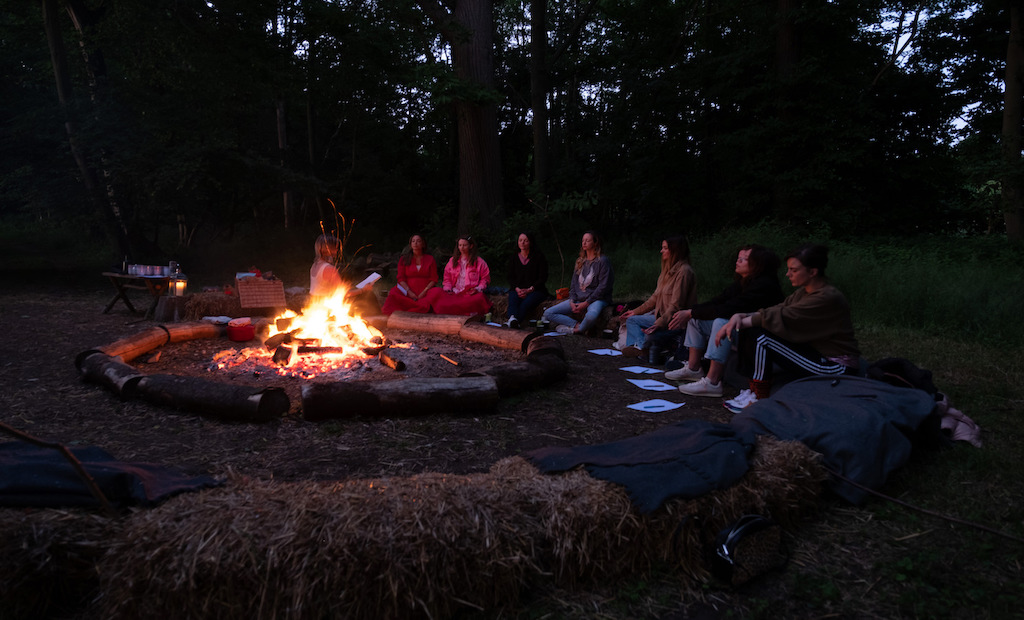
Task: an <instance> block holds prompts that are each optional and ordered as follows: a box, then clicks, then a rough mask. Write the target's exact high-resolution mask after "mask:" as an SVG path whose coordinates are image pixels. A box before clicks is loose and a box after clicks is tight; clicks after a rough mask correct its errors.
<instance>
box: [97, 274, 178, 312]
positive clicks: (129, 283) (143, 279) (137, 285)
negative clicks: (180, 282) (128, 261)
mask: <svg viewBox="0 0 1024 620" xmlns="http://www.w3.org/2000/svg"><path fill="white" fill-rule="evenodd" d="M103 275H104V276H106V277H107V278H109V279H110V283H111V284H113V285H114V289H115V290H116V292H115V293H114V297H113V299H111V300H110V303H108V304H107V307H106V308H104V309H103V314H107V313H108V312H110V309H111V308H113V307H114V304H116V303H117V301H118V300H121V301H123V302H124V305H126V306H128V309H129V310H130V311H132V312H133V313H138V310H136V309H135V306H133V305H132V302H131V300H130V299H128V291H129V290H130V289H135V290H139V291H149V294H150V296H151V297H152V298H153V300H152V302H151V303H150V304H149V309H148V310H146V314H145V318H147V319H148V318H151V317H152V316H153V313H154V312H155V311H156V305H157V303H158V302H159V301H160V297H161V296H163V295H166V294H167V283H168V282H169V281H170V278H169V277H168V276H132V275H128V274H127V273H118V272H116V271H104V272H103Z"/></svg>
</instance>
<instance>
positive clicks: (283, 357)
mask: <svg viewBox="0 0 1024 620" xmlns="http://www.w3.org/2000/svg"><path fill="white" fill-rule="evenodd" d="M290 361H292V348H291V347H290V346H288V345H286V344H282V345H280V346H278V347H277V348H276V349H274V363H275V364H277V365H278V366H287V365H288V362H290Z"/></svg>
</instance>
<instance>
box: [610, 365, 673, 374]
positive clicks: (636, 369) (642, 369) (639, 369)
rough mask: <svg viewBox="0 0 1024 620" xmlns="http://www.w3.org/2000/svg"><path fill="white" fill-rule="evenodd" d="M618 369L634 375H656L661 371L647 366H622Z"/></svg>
mask: <svg viewBox="0 0 1024 620" xmlns="http://www.w3.org/2000/svg"><path fill="white" fill-rule="evenodd" d="M619 370H625V371H626V372H631V373H633V374H635V375H656V374H658V373H660V372H663V371H661V370H659V369H657V368H648V367H647V366H623V367H622V368H620V369H619Z"/></svg>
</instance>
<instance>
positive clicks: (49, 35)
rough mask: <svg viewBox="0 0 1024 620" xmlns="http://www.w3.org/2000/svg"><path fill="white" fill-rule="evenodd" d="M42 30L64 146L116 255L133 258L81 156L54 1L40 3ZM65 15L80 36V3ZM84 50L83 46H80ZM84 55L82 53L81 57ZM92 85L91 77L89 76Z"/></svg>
mask: <svg viewBox="0 0 1024 620" xmlns="http://www.w3.org/2000/svg"><path fill="white" fill-rule="evenodd" d="M42 10H43V28H44V30H45V31H46V40H47V44H48V45H49V48H50V60H51V62H52V64H53V77H54V79H55V80H56V82H57V100H58V101H59V102H60V106H61V109H62V110H63V112H64V131H65V133H66V134H67V137H68V146H69V149H70V151H71V156H72V157H73V158H74V160H75V164H76V165H77V166H78V171H79V173H81V175H82V183H83V185H85V190H86V193H87V195H88V196H89V198H90V200H91V202H92V203H93V208H94V209H95V211H96V213H98V214H99V215H100V217H101V219H102V220H103V221H104V222H106V223H107V226H108V229H109V231H110V233H111V235H112V236H113V238H114V239H116V240H117V243H118V254H119V255H122V256H134V252H133V251H132V247H131V242H130V235H129V234H128V226H127V224H126V223H125V221H124V217H123V216H122V214H121V211H120V209H119V208H118V206H117V203H116V202H115V201H114V200H113V190H112V189H111V187H110V186H109V185H108V187H107V188H106V192H104V188H103V186H102V183H101V182H100V178H101V175H100V173H98V172H97V171H96V169H95V168H94V167H93V166H92V165H91V164H89V162H88V157H86V154H85V152H84V149H83V147H82V144H81V141H80V139H79V127H78V118H76V117H75V115H74V113H73V111H72V109H73V106H72V105H71V103H72V98H73V95H72V86H71V74H70V71H69V70H68V60H67V51H66V48H65V47H64V38H63V37H62V36H61V29H60V24H59V23H58V7H57V0H42ZM67 12H68V14H69V15H70V16H71V20H72V21H73V22H74V24H75V28H76V29H77V30H78V32H79V34H80V35H82V34H84V33H83V28H84V27H85V26H86V25H88V24H90V23H91V22H92V19H93V18H92V13H90V12H89V10H88V9H87V8H86V7H85V6H84V5H83V4H82V3H81V2H69V3H68V4H67ZM83 50H84V46H83ZM84 54H86V53H85V52H84V51H83V55H84ZM86 69H87V71H89V73H90V75H91V74H92V72H93V69H92V67H91V66H90V62H89V59H88V56H87V57H86ZM92 79H93V82H95V76H94V75H93V76H92Z"/></svg>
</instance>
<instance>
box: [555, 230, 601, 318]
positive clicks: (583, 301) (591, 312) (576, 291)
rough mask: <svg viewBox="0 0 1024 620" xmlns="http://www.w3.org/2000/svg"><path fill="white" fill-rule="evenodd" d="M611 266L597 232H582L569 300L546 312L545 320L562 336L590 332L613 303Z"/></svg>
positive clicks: (570, 282)
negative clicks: (602, 313) (553, 325)
mask: <svg viewBox="0 0 1024 620" xmlns="http://www.w3.org/2000/svg"><path fill="white" fill-rule="evenodd" d="M613 279H614V278H613V274H612V263H611V261H610V260H608V257H607V256H603V255H602V254H601V239H600V238H599V237H598V236H597V233H595V232H593V231H587V232H585V233H583V240H582V241H581V242H580V255H579V258H577V259H576V266H575V268H574V269H573V273H572V278H571V279H570V281H569V298H568V299H566V300H563V301H561V302H559V303H557V304H555V305H553V306H551V307H550V308H548V309H547V310H545V311H544V320H545V321H549V322H551V323H554V324H555V331H557V332H558V333H560V334H580V333H584V332H586V331H588V330H589V329H590V328H591V327H594V324H595V323H596V322H597V319H598V318H599V317H600V316H601V311H602V310H604V308H605V306H607V305H608V304H610V303H611V302H612V283H613Z"/></svg>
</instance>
